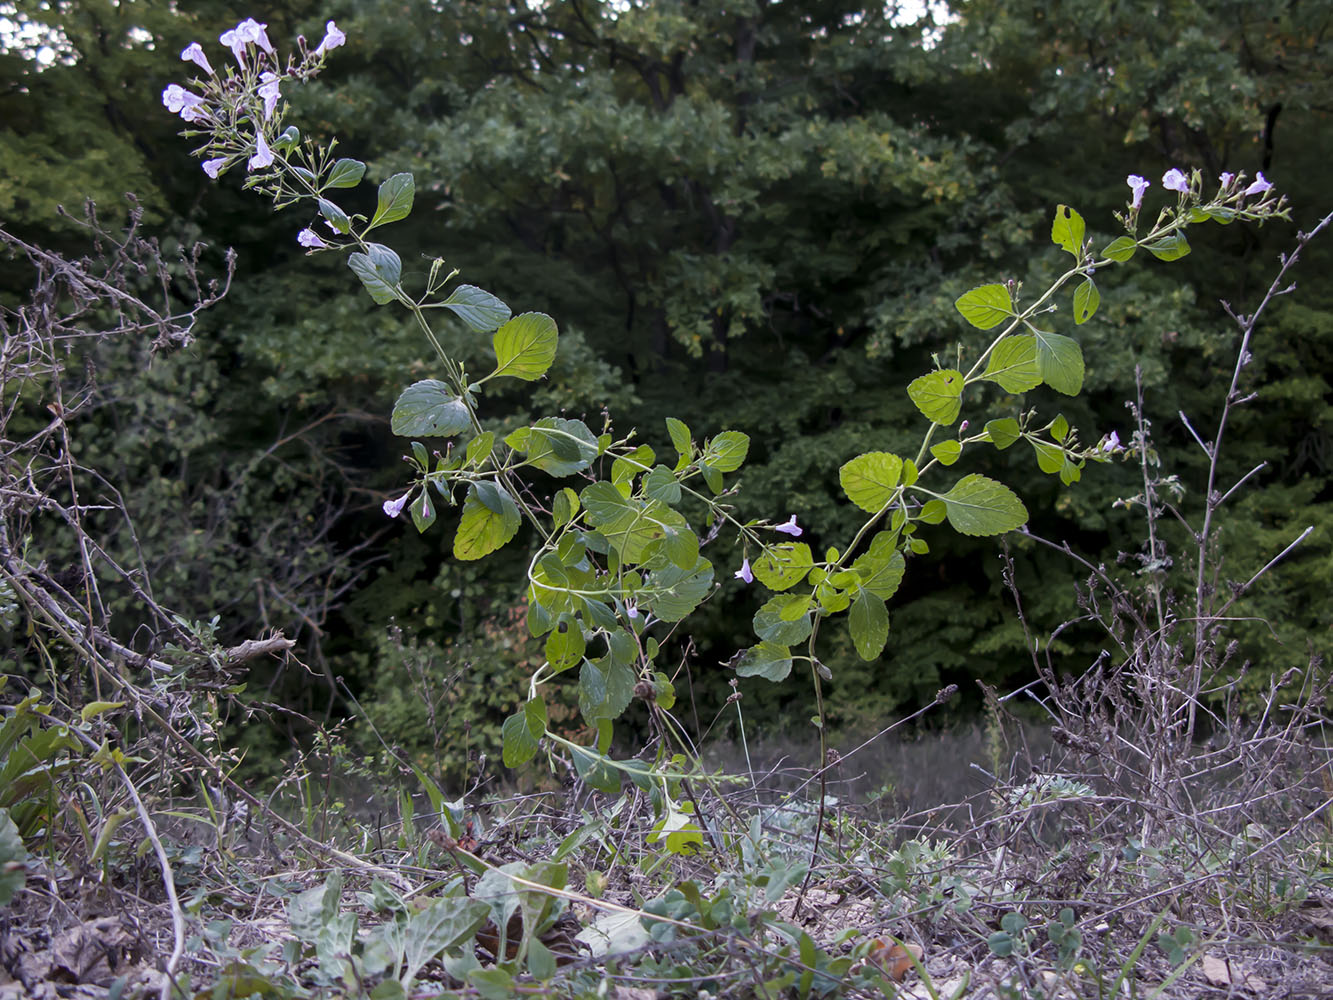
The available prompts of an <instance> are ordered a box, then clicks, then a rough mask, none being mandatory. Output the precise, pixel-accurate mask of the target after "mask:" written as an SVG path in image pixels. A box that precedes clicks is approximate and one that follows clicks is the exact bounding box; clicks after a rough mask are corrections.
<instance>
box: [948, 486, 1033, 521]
mask: <svg viewBox="0 0 1333 1000" xmlns="http://www.w3.org/2000/svg"><path fill="white" fill-rule="evenodd" d="M941 499H942V500H943V501H944V502H945V504H946V505H947V506H948V517H949V524H951V525H952V526H953V529H954V531H957V532H958V533H959V534H960V535H1001V534H1004V532H1006V531H1013V530H1014V529H1015V528H1018V527H1021V526H1022V525H1023V524H1025V523H1027V519H1028V512H1027V508H1026V507H1024V506H1023V502H1022V501H1021V500H1019V499H1018V496H1017V494H1015V493H1014V491H1013V490H1011V489H1010V488H1009V487H1007V486H1005V485H1003V484H1002V483H997V482H996V481H995V480H993V479H987V478H986V477H985V476H979V475H975V474H974V475H970V476H964V477H963V478H962V479H960V480H958V482H957V483H956V484H955V485H954V488H953V489H951V490H950V491H949V492H948V493H946V494H944V496H943V497H942V498H941Z"/></svg>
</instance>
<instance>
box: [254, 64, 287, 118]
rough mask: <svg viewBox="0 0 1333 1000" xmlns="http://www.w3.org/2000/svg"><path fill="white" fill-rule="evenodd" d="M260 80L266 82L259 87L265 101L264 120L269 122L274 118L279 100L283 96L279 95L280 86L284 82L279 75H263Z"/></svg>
mask: <svg viewBox="0 0 1333 1000" xmlns="http://www.w3.org/2000/svg"><path fill="white" fill-rule="evenodd" d="M259 79H261V80H263V81H264V82H263V83H261V84H260V85H259V96H260V97H262V98H263V99H264V118H265V120H267V119H269V118H272V117H273V110H274V109H275V108H276V107H277V106H278V98H279V97H281V96H282V95H281V94H280V93H278V84H279V83H281V82H282V81H281V79H280V78H279V77H278V74H277V73H261V74H260V76H259Z"/></svg>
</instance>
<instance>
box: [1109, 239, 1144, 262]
mask: <svg viewBox="0 0 1333 1000" xmlns="http://www.w3.org/2000/svg"><path fill="white" fill-rule="evenodd" d="M1138 248H1139V245H1138V244H1137V243H1135V242H1134V241H1133V240H1132V239H1130V238H1129V237H1128V236H1117V237H1116V238H1115V239H1113V240H1112V241H1111V242H1110V243H1108V244H1106V246H1104V247H1102V256H1103V257H1108V258H1110V259H1111V260H1114V261H1119V262H1120V263H1121V264H1123V263H1124V262H1125V261H1127V260H1129V258H1131V257H1133V256H1134V251H1135V250H1137V249H1138Z"/></svg>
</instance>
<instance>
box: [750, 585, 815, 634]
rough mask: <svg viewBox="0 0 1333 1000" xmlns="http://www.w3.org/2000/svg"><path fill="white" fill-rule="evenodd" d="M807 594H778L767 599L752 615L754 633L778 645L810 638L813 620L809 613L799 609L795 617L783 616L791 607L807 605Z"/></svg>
mask: <svg viewBox="0 0 1333 1000" xmlns="http://www.w3.org/2000/svg"><path fill="white" fill-rule="evenodd" d="M809 605H810V598H809V595H806V594H801V595H796V594H779V595H777V596H776V597H773V598H771V599H769V601H768V602H767V603H766V604H764V606H763V607H762V608H760V609H759V610H758V611H756V612H755V615H754V621H753V625H754V634H755V635H757V636H758V637H759V638H760V639H762V640H763V641H764V642H771V643H775V644H776V645H779V646H795V645H796V644H797V643H801V642H805V640H806V639H808V638H810V632H811V631H812V630H813V628H814V622H813V621H812V620H811V617H810V614H809V613H808V612H806V611H801V612H800V613H799V614H798V615H797V616H796V618H795V619H789V618H786V617H784V613H785V612H786V611H787V610H788V609H791V608H803V607H807V608H808V607H809Z"/></svg>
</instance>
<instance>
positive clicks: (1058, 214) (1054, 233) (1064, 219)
mask: <svg viewBox="0 0 1333 1000" xmlns="http://www.w3.org/2000/svg"><path fill="white" fill-rule="evenodd" d="M1084 231H1085V227H1084V225H1083V216H1081V215H1079V214H1078V213H1077V212H1075V211H1074V210H1073V209H1072V208H1070V207H1069V206H1068V205H1057V206H1056V209H1055V221H1054V222H1052V223H1051V242H1052V243H1054V244H1055V245H1056V246H1058V247H1059V248H1060V249H1061V250H1066V251H1068V252H1069V253H1071V254H1073V255H1074V259H1075V260H1080V259H1082V257H1083V234H1084Z"/></svg>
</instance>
